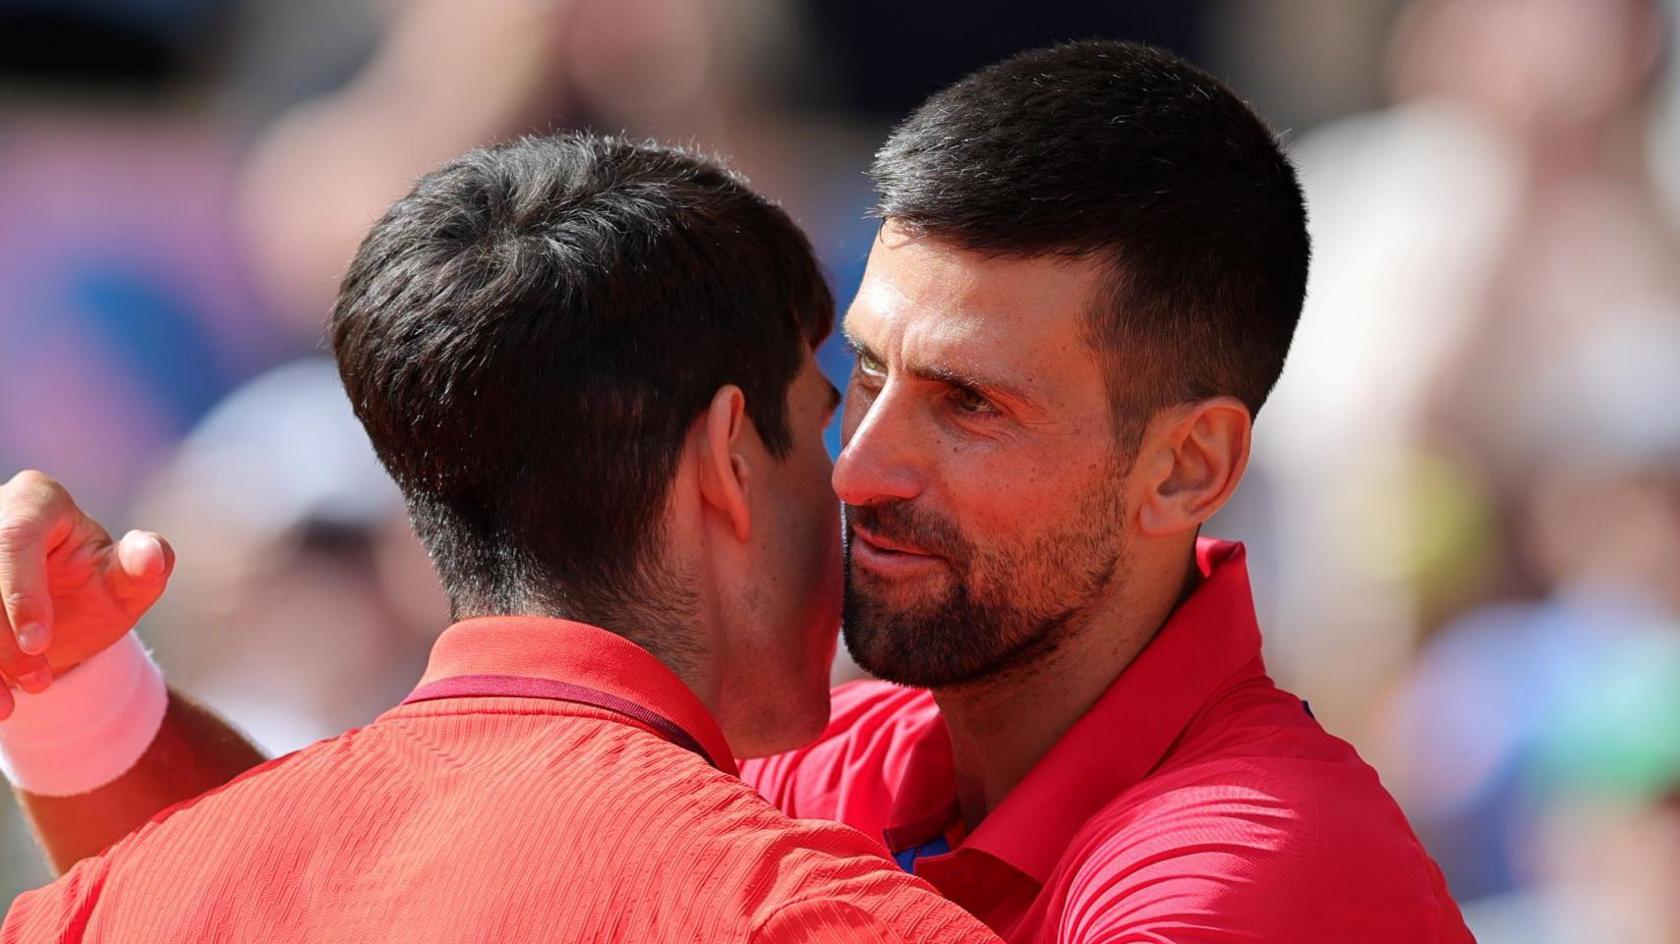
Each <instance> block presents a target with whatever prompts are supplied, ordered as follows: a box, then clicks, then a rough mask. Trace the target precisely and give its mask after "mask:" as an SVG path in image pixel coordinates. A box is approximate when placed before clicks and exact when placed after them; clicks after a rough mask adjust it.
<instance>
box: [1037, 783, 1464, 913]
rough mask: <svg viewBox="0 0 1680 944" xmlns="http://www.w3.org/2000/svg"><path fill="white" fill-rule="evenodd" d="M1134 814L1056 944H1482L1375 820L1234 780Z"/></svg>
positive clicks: (1090, 851) (1080, 881)
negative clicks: (1332, 811) (1355, 943)
mask: <svg viewBox="0 0 1680 944" xmlns="http://www.w3.org/2000/svg"><path fill="white" fill-rule="evenodd" d="M1272 786H1276V785H1275V784H1273V785H1272ZM1133 812H1134V813H1135V814H1138V815H1136V816H1134V817H1133V818H1132V819H1131V821H1130V822H1129V823H1128V824H1126V825H1125V827H1123V828H1115V829H1111V830H1107V831H1105V833H1104V834H1102V835H1099V837H1098V838H1097V839H1095V840H1093V841H1092V842H1090V843H1089V844H1088V845H1087V847H1086V848H1084V849H1082V850H1079V851H1078V854H1077V860H1078V861H1079V863H1080V864H1079V865H1078V866H1077V867H1076V871H1075V873H1074V875H1073V877H1072V880H1071V881H1070V882H1069V883H1068V885H1067V886H1066V893H1065V894H1066V900H1065V902H1064V907H1063V908H1062V909H1061V912H1060V915H1061V917H1060V921H1059V923H1058V926H1057V927H1056V930H1055V940H1056V941H1057V942H1058V944H1238V942H1241V944H1258V942H1268V941H1291V942H1295V944H1342V942H1346V941H1361V942H1364V944H1468V942H1471V941H1472V939H1471V937H1470V935H1469V932H1468V931H1467V930H1465V928H1464V925H1463V921H1462V919H1461V918H1460V917H1459V916H1458V913H1457V910H1456V908H1452V907H1451V905H1450V898H1448V897H1447V895H1446V892H1445V889H1444V887H1443V886H1442V885H1440V879H1439V872H1438V870H1434V869H1433V867H1432V863H1430V862H1429V861H1428V858H1427V856H1425V855H1424V854H1423V853H1422V850H1421V849H1420V848H1417V847H1416V845H1415V842H1412V843H1410V844H1407V843H1403V842H1401V841H1399V840H1400V838H1401V836H1400V834H1399V833H1398V832H1397V831H1395V830H1383V829H1380V828H1376V827H1374V826H1373V825H1372V824H1371V823H1370V822H1369V821H1371V820H1376V819H1380V818H1381V817H1379V816H1376V815H1372V816H1368V817H1364V818H1363V819H1362V820H1358V821H1356V820H1355V819H1354V818H1352V817H1342V816H1329V815H1327V814H1326V813H1324V812H1323V811H1322V810H1320V809H1319V808H1318V805H1317V804H1316V803H1315V802H1314V800H1313V798H1312V797H1311V796H1310V795H1307V791H1305V790H1304V789H1300V790H1276V789H1255V788H1252V787H1249V788H1244V787H1238V786H1233V785H1230V784H1226V785H1220V786H1212V785H1210V786H1208V787H1205V788H1202V789H1188V790H1182V791H1178V792H1176V793H1174V794H1173V795H1171V796H1169V797H1164V798H1159V799H1158V802H1156V803H1154V804H1151V808H1149V809H1148V810H1146V811H1133ZM1408 838H1409V837H1408Z"/></svg>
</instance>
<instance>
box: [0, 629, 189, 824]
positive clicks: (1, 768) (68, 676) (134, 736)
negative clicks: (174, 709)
mask: <svg viewBox="0 0 1680 944" xmlns="http://www.w3.org/2000/svg"><path fill="white" fill-rule="evenodd" d="M12 694H13V696H14V697H15V698H16V699H17V708H16V710H15V711H13V712H12V716H11V717H9V718H7V719H6V720H5V721H0V773H4V774H5V775H6V779H7V780H10V781H11V782H12V784H13V785H14V786H16V787H18V788H20V789H22V790H26V791H28V792H30V793H34V794H39V795H42V796H74V795H76V794H78V793H87V792H88V791H90V790H94V789H97V788H99V787H102V786H104V785H105V784H108V783H110V782H111V781H113V780H115V779H117V778H118V777H120V776H122V775H123V774H124V773H127V772H128V770H129V768H131V767H133V766H134V764H135V762H136V761H138V760H139V759H140V757H141V755H143V754H145V753H146V749H147V748H149V747H151V744H152V741H153V739H155V738H156V737H157V733H158V729H159V728H161V727H162V726H163V715H164V710H165V709H166V708H167V707H168V706H169V690H168V688H167V687H165V685H164V683H163V671H162V670H161V669H159V668H158V666H157V663H155V662H153V661H152V658H151V656H149V655H147V654H146V649H145V647H144V646H142V645H140V639H139V637H137V636H135V635H134V634H133V633H129V634H128V635H127V636H124V637H123V638H122V639H120V640H118V641H117V642H115V643H113V644H112V645H111V647H110V648H108V649H106V650H105V651H104V652H101V653H99V654H98V655H96V656H94V657H93V658H91V659H89V660H87V661H86V662H84V663H82V664H81V665H78V666H76V667H75V668H74V669H71V670H70V671H68V672H66V673H64V675H62V676H60V677H59V678H57V679H54V680H53V683H52V685H50V686H48V688H47V690H46V691H44V692H42V693H40V694H39V695H30V694H26V693H24V692H21V691H17V690H15V689H14V690H13V692H12Z"/></svg>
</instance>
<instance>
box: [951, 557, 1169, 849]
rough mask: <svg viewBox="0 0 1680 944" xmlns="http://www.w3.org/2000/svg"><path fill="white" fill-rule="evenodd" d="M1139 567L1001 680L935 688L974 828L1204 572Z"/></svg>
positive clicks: (961, 801)
mask: <svg viewBox="0 0 1680 944" xmlns="http://www.w3.org/2000/svg"><path fill="white" fill-rule="evenodd" d="M1154 570H1155V572H1151V573H1139V572H1137V570H1135V569H1134V570H1133V573H1132V574H1131V575H1130V577H1131V579H1130V580H1129V581H1127V582H1126V584H1125V585H1124V586H1123V587H1121V588H1120V591H1119V592H1117V593H1115V594H1113V596H1112V600H1111V602H1110V603H1109V604H1107V605H1106V606H1103V607H1102V608H1101V609H1099V610H1097V611H1094V612H1091V613H1087V614H1082V617H1081V619H1080V621H1079V622H1078V624H1077V625H1070V626H1069V627H1068V632H1067V635H1066V637H1065V638H1064V639H1063V640H1062V641H1061V644H1060V645H1058V646H1057V647H1056V648H1055V649H1054V650H1052V651H1051V652H1049V653H1046V654H1045V655H1044V656H1042V657H1040V658H1039V659H1038V660H1037V661H1035V662H1033V663H1032V664H1030V665H1026V666H1022V667H1020V668H1017V669H1013V670H1010V671H1009V672H1007V673H1005V674H1003V675H1001V676H999V677H997V678H992V679H986V680H984V681H981V682H975V683H971V684H969V685H963V686H958V687H953V688H946V689H939V690H937V691H935V692H934V700H935V701H936V702H937V703H938V704H939V712H940V714H941V716H943V718H944V720H945V726H946V729H947V730H948V731H949V732H950V736H951V752H952V757H953V761H954V765H955V770H956V787H957V803H958V806H959V808H960V810H961V814H962V818H963V824H964V826H965V827H966V828H967V829H973V828H974V827H976V826H978V825H979V824H980V821H981V820H983V819H985V817H986V815H987V814H988V813H990V812H991V811H992V810H994V809H996V808H997V806H998V804H999V803H1001V802H1002V801H1003V798H1004V796H1006V795H1007V794H1008V793H1009V791H1010V790H1013V789H1014V788H1015V785H1016V784H1018V783H1020V782H1021V780H1022V779H1023V778H1025V777H1026V775H1027V774H1028V773H1029V772H1030V771H1031V770H1032V768H1033V766H1034V765H1035V764H1037V763H1038V762H1039V760H1040V759H1042V758H1043V757H1044V755H1045V754H1047V753H1049V751H1050V749H1051V748H1052V747H1054V746H1055V744H1056V742H1057V741H1058V740H1060V739H1061V737H1062V735H1063V734H1066V733H1067V730H1068V728H1070V727H1072V726H1073V723H1074V722H1075V721H1077V720H1079V717H1080V716H1081V715H1083V714H1084V713H1085V712H1086V711H1087V710H1089V709H1090V707H1091V706H1092V705H1093V704H1095V703H1096V701H1097V699H1098V698H1100V697H1101V696H1102V694H1103V692H1105V691H1107V690H1108V688H1109V686H1110V685H1112V684H1113V683H1114V680H1115V679H1116V678H1118V677H1119V676H1120V673H1121V672H1123V671H1124V670H1125V668H1126V666H1128V665H1130V664H1131V663H1132V660H1133V659H1135V658H1137V656H1138V653H1140V652H1142V651H1143V649H1144V647H1145V646H1147V645H1148V644H1149V640H1150V639H1152V638H1154V636H1155V633H1156V631H1157V630H1159V629H1160V628H1161V625H1162V624H1163V623H1165V622H1166V620H1167V617H1168V616H1170V615H1171V614H1172V611H1173V609H1174V608H1175V607H1176V606H1177V605H1178V603H1179V602H1180V600H1182V598H1183V597H1184V595H1185V594H1186V593H1187V592H1188V590H1189V589H1190V588H1191V587H1192V586H1193V585H1194V580H1195V577H1196V573H1197V572H1196V568H1195V564H1194V558H1193V557H1192V558H1191V561H1190V566H1189V569H1188V572H1186V570H1185V569H1184V565H1183V564H1182V563H1181V562H1180V563H1176V564H1172V563H1169V564H1165V565H1160V566H1157V567H1155V568H1154Z"/></svg>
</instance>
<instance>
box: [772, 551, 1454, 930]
mask: <svg viewBox="0 0 1680 944" xmlns="http://www.w3.org/2000/svg"><path fill="white" fill-rule="evenodd" d="M1197 562H1198V564H1199V566H1200V569H1201V574H1202V578H1203V579H1202V582H1201V583H1200V584H1199V586H1198V587H1197V589H1196V590H1195V591H1194V592H1193V593H1192V594H1191V596H1190V597H1189V599H1187V600H1186V601H1185V602H1184V603H1183V604H1182V605H1181V606H1180V607H1179V608H1178V609H1177V610H1176V611H1175V612H1174V613H1173V615H1172V617H1171V618H1170V619H1169V620H1168V621H1167V623H1166V625H1165V626H1163V627H1162V628H1161V630H1160V632H1159V633H1158V634H1157V635H1156V637H1155V638H1154V639H1153V640H1152V641H1151V642H1150V643H1149V645H1148V646H1147V647H1145V649H1144V650H1143V652H1142V653H1141V654H1140V655H1139V656H1138V658H1137V659H1136V660H1135V661H1134V662H1133V663H1132V664H1131V665H1130V666H1128V667H1127V668H1126V670H1125V671H1124V672H1123V673H1121V675H1120V677H1119V678H1118V679H1116V680H1115V682H1114V683H1113V685H1111V686H1110V687H1109V689H1108V691H1107V692H1106V693H1104V694H1103V696H1102V697H1101V698H1100V699H1099V700H1098V701H1097V703H1096V704H1095V705H1093V706H1092V707H1091V709H1090V710H1089V711H1087V712H1086V713H1085V715H1084V716H1082V717H1081V718H1080V719H1079V720H1078V721H1077V722H1075V723H1074V725H1073V726H1072V727H1071V728H1070V729H1069V730H1068V731H1067V733H1066V734H1065V735H1063V736H1062V738H1061V739H1060V741H1058V742H1057V744H1056V745H1055V746H1054V747H1053V748H1052V749H1051V750H1050V752H1049V753H1048V754H1046V755H1045V756H1044V758H1043V759H1042V760H1040V761H1039V762H1038V764H1037V765H1036V766H1035V767H1033V769H1032V770H1031V771H1030V772H1029V773H1028V775H1027V776H1026V778H1025V779H1024V780H1022V781H1021V783H1020V784H1019V785H1018V786H1016V787H1015V789H1014V790H1012V791H1011V792H1010V793H1009V794H1008V796H1006V797H1005V798H1004V800H1003V802H1002V803H1000V804H999V805H998V807H997V808H996V809H995V810H993V811H992V812H991V813H990V815H988V816H987V817H986V819H985V820H984V821H982V822H981V823H980V825H979V826H978V827H977V828H976V829H975V830H974V831H973V833H972V834H970V835H967V836H963V835H961V832H960V829H959V827H958V825H957V824H958V823H959V822H960V818H959V817H958V814H957V800H956V790H955V782H954V779H953V770H952V758H951V745H950V741H949V738H948V736H947V734H946V731H945V727H944V724H943V722H942V721H941V720H940V716H939V709H938V706H936V705H935V704H934V701H933V698H932V697H931V696H930V695H929V694H928V693H927V692H925V691H917V690H907V689H901V688H897V687H894V686H890V685H885V684H882V683H878V682H864V683H856V684H853V685H849V686H844V687H842V688H840V689H839V690H837V691H836V693H835V703H834V706H835V712H834V716H833V718H832V720H831V721H830V724H829V727H828V730H827V731H826V732H825V733H824V735H823V736H822V738H821V739H819V740H818V741H817V742H816V743H815V744H813V745H811V746H809V747H807V748H804V749H801V750H798V751H795V752H793V753H790V754H785V755H781V756H778V757H775V758H771V759H769V760H765V761H754V762H749V763H747V764H746V765H745V769H744V776H745V777H746V779H747V781H748V782H749V783H752V784H754V785H755V786H757V787H758V789H759V790H760V791H762V792H763V793H764V795H765V796H766V797H769V798H770V799H771V800H772V801H773V802H775V803H776V804H777V805H778V806H780V807H781V808H782V809H783V810H784V811H785V812H787V813H788V814H789V815H793V816H815V817H824V818H828V819H837V820H840V821H841V822H844V823H847V824H850V825H852V826H855V827H857V828H858V829H860V830H862V831H864V832H866V833H869V834H870V835H873V836H880V837H882V839H883V841H884V843H885V844H886V845H887V847H888V848H889V850H890V851H892V852H893V853H894V854H895V855H896V856H897V857H898V858H899V859H900V860H901V862H903V863H904V864H906V865H908V866H909V867H910V868H912V869H913V870H914V871H915V873H916V874H917V875H920V876H922V877H923V878H926V879H928V880H929V881H931V882H932V883H933V884H934V886H935V887H937V888H938V889H939V890H940V891H942V892H944V893H945V895H946V896H947V897H949V898H951V899H952V900H953V901H956V902H958V903H959V904H961V905H962V906H963V907H965V908H967V909H968V910H969V911H971V912H973V913H974V914H976V915H979V916H980V917H981V918H982V919H984V920H985V921H986V923H987V924H989V925H990V926H991V927H992V928H994V929H995V930H997V931H998V932H999V933H1001V934H1003V935H1004V936H1005V937H1006V938H1008V939H1009V940H1011V941H1016V942H1027V941H1035V942H1050V941H1060V942H1064V944H1074V942H1078V944H1095V942H1172V944H1190V942H1209V944H1212V942H1236V941H1245V942H1256V941H1279V942H1282V941H1288V942H1292V944H1332V942H1334V944H1346V942H1353V941H1358V942H1362V944H1387V942H1392V944H1434V942H1461V941H1470V940H1471V937H1470V934H1469V932H1468V931H1467V930H1466V929H1465V926H1464V921H1463V919H1462V917H1460V915H1459V912H1458V908H1457V906H1456V905H1455V904H1454V903H1453V901H1452V899H1451V897H1450V896H1449V895H1448V894H1447V890H1446V887H1445V883H1444V882H1443V880H1442V877H1441V873H1440V870H1439V869H1438V868H1436V866H1435V863H1434V862H1432V861H1431V860H1430V858H1429V856H1428V855H1427V854H1426V853H1425V852H1424V850H1423V848H1422V847H1421V846H1420V845H1419V844H1418V841H1417V839H1416V838H1415V837H1414V836H1413V835H1412V831H1411V828H1410V827H1409V826H1408V825H1407V823H1406V821H1405V818H1404V817H1403V816H1402V815H1401V813H1400V810H1399V809H1398V807H1396V805H1395V804H1394V801H1393V800H1392V799H1390V797H1389V796H1388V794H1387V793H1386V792H1385V791H1384V790H1383V788H1382V785H1381V784H1380V783H1378V781H1377V776H1376V773H1375V772H1374V771H1372V770H1371V768H1370V767H1368V766H1367V765H1366V764H1365V763H1364V762H1362V761H1361V760H1360V759H1359V757H1358V755H1356V754H1355V753H1354V751H1353V748H1352V747H1350V746H1348V745H1347V744H1346V743H1344V742H1342V741H1340V740H1338V739H1336V738H1334V737H1331V736H1330V735H1329V734H1326V733H1325V732H1324V730H1323V729H1322V728H1320V727H1319V726H1318V724H1317V722H1315V721H1314V720H1313V718H1312V716H1311V715H1310V714H1309V712H1308V711H1307V710H1306V709H1305V706H1304V705H1303V703H1302V702H1301V701H1300V699H1297V698H1295V697H1294V696H1292V695H1289V694H1287V693H1285V692H1282V691H1280V690H1278V689H1277V688H1276V687H1275V686H1274V685H1273V684H1272V681H1271V679H1269V678H1267V676H1266V670H1265V667H1264V666H1263V665H1262V663H1261V659H1260V632H1259V629H1258V628H1257V625H1256V622H1255V618H1254V606H1253V602H1252V599H1251V598H1250V595H1249V587H1248V575H1247V571H1246V568H1245V566H1244V562H1243V549H1242V546H1241V545H1238V544H1230V543H1223V542H1215V541H1206V540H1204V541H1201V542H1199V544H1198V545H1197ZM951 847H954V848H951ZM947 849H948V850H949V851H947Z"/></svg>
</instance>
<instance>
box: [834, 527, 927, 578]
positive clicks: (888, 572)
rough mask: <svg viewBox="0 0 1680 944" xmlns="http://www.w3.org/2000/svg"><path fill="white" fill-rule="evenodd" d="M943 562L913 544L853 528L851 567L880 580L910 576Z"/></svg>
mask: <svg viewBox="0 0 1680 944" xmlns="http://www.w3.org/2000/svg"><path fill="white" fill-rule="evenodd" d="M944 561H945V559H944V558H943V557H940V556H939V555H937V554H932V553H929V552H928V551H925V550H923V549H921V548H919V547H916V546H915V545H913V544H906V543H904V542H903V541H894V540H892V539H891V538H884V537H880V536H878V535H874V534H870V533H869V532H867V531H864V530H863V529H861V528H858V527H856V526H853V528H852V564H853V565H854V566H861V567H863V568H864V569H865V570H869V571H871V572H873V573H876V574H879V575H881V576H887V577H893V576H909V575H911V574H914V573H919V572H922V571H926V570H927V569H929V568H931V567H937V566H939V565H940V564H943V563H944Z"/></svg>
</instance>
